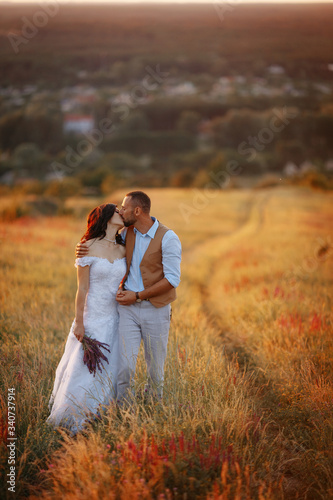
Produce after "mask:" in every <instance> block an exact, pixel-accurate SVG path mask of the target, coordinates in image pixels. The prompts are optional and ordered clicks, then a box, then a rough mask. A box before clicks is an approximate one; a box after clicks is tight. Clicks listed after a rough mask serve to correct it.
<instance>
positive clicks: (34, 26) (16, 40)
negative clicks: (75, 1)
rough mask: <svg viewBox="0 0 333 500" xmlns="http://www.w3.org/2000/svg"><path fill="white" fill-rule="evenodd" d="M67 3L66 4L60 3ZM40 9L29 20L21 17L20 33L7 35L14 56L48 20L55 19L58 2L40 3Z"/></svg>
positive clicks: (52, 0) (50, 0) (54, 0)
mask: <svg viewBox="0 0 333 500" xmlns="http://www.w3.org/2000/svg"><path fill="white" fill-rule="evenodd" d="M61 3H67V2H63V1H62V2H61ZM39 5H40V7H41V8H40V9H39V10H36V11H35V12H34V14H33V15H32V16H31V18H28V17H27V16H22V17H21V21H22V26H21V31H20V33H12V32H10V33H8V34H7V38H8V40H9V42H10V44H11V46H12V49H13V51H14V52H15V54H18V53H19V51H20V47H21V45H23V46H24V45H27V43H29V42H30V40H32V39H33V38H34V37H35V36H36V35H37V34H38V33H39V30H40V29H41V28H45V26H46V25H47V24H48V22H49V20H50V18H53V17H55V16H56V15H57V14H58V12H59V9H60V6H59V2H58V1H57V0H47V2H46V1H44V2H41V3H40V4H39Z"/></svg>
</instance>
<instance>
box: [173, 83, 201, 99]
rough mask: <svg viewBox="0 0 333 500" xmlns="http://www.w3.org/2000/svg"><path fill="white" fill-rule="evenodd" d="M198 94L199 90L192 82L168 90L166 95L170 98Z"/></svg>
mask: <svg viewBox="0 0 333 500" xmlns="http://www.w3.org/2000/svg"><path fill="white" fill-rule="evenodd" d="M196 93H197V88H196V86H195V85H194V83H192V82H183V83H179V84H178V85H175V86H169V87H167V88H166V94H167V95H170V96H186V95H194V94H196Z"/></svg>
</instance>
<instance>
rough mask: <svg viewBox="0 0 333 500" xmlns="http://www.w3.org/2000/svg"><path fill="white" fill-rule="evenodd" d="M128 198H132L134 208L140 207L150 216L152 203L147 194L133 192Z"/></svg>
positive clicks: (128, 194)
mask: <svg viewBox="0 0 333 500" xmlns="http://www.w3.org/2000/svg"><path fill="white" fill-rule="evenodd" d="M126 196H129V197H131V201H132V204H133V208H135V207H140V208H141V210H142V211H143V212H144V213H146V214H149V212H150V207H151V201H150V198H149V196H148V195H147V194H146V193H144V192H143V191H131V192H130V193H127V195H126Z"/></svg>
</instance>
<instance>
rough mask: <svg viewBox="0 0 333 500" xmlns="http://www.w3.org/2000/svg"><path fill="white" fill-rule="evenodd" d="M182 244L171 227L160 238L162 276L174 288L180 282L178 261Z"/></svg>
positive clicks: (180, 256)
mask: <svg viewBox="0 0 333 500" xmlns="http://www.w3.org/2000/svg"><path fill="white" fill-rule="evenodd" d="M181 258H182V245H181V243H180V240H179V238H178V236H177V235H176V233H174V232H173V231H172V230H171V229H170V230H169V231H167V232H166V233H165V235H164V236H163V239H162V265H163V273H164V277H165V278H166V279H167V280H168V282H169V283H170V285H172V286H173V287H174V288H177V286H178V285H179V283H180V262H181Z"/></svg>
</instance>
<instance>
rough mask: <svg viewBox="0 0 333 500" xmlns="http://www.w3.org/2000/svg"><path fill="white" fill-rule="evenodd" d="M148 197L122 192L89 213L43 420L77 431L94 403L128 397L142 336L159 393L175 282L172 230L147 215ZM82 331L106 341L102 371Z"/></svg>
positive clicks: (176, 252)
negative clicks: (95, 368) (93, 364)
mask: <svg viewBox="0 0 333 500" xmlns="http://www.w3.org/2000/svg"><path fill="white" fill-rule="evenodd" d="M150 204H151V203H150V199H149V197H148V196H147V194H145V193H143V192H142V191H132V192H130V193H128V194H127V195H126V196H125V198H124V200H123V203H122V206H121V209H120V210H118V208H117V206H116V205H113V204H111V203H108V204H104V205H100V206H98V207H96V208H95V209H94V210H92V211H91V212H90V214H89V215H88V224H87V230H86V233H85V234H84V235H83V237H82V239H81V242H80V243H79V244H78V245H77V249H76V254H77V257H78V258H77V259H76V261H75V266H76V267H77V277H78V288H77V294H76V301H75V319H74V321H73V324H72V327H71V329H70V332H69V335H68V338H67V342H66V346H65V351H64V354H63V356H62V359H61V361H60V363H59V365H58V367H57V370H56V376H55V382H54V387H53V391H52V394H51V398H50V401H49V408H50V410H51V413H50V416H49V417H48V419H47V422H48V423H50V424H51V425H54V426H63V427H66V428H67V429H69V430H70V431H71V433H73V434H76V433H77V432H78V431H80V430H82V428H83V427H84V425H85V423H86V422H87V420H89V418H90V417H91V415H98V411H99V408H100V406H102V407H103V406H106V405H108V404H110V403H111V402H112V401H117V402H118V404H119V405H123V404H124V403H125V402H129V401H130V398H131V392H130V391H131V389H132V382H133V377H134V374H135V368H136V362H137V357H138V352H139V348H140V344H141V339H142V340H143V343H144V353H145V360H146V364H147V372H148V381H147V386H146V390H147V391H148V392H149V393H151V394H152V395H153V396H154V397H157V398H161V397H162V393H163V380H164V363H165V359H166V354H167V344H168V336H169V327H170V317H171V302H172V301H173V300H175V298H176V288H177V286H178V285H179V282H180V261H181V244H180V241H179V238H178V237H177V235H176V234H175V233H174V232H173V231H172V230H170V229H168V228H167V227H166V226H164V225H163V224H161V223H160V222H159V221H158V220H157V219H155V218H154V217H151V216H150ZM86 336H88V337H90V338H92V339H95V340H97V341H99V342H102V343H103V344H107V345H108V350H107V351H105V357H106V363H103V368H102V371H101V373H98V374H97V373H96V374H95V373H91V372H90V370H89V369H88V367H87V366H86V364H84V361H83V355H84V349H83V345H82V340H83V338H84V337H85V338H86Z"/></svg>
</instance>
